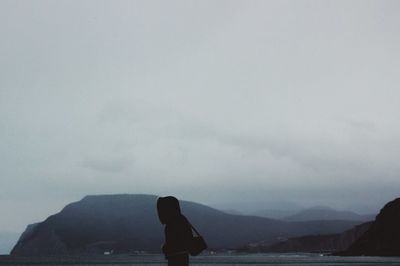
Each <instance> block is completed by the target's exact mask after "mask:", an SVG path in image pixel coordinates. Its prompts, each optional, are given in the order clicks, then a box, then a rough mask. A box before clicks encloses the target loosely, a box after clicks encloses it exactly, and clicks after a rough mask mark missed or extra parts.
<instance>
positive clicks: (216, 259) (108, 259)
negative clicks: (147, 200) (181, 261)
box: [0, 253, 400, 266]
mask: <svg viewBox="0 0 400 266" xmlns="http://www.w3.org/2000/svg"><path fill="white" fill-rule="evenodd" d="M190 262H191V263H190V265H197V266H200V265H214V266H216V265H236V266H240V265H246V266H250V265H291V266H305V265H312V266H318V265H323V266H339V265H340V266H344V265H353V266H356V265H357V266H359V265H365V266H374V265H381V266H383V265H399V266H400V257H396V258H383V257H333V256H322V255H320V254H298V253H297V254H249V255H208V256H198V257H192V258H191V260H190ZM0 265H14V266H15V265H74V266H90V265H102V266H118V265H149V266H150V265H151V266H161V265H166V261H165V260H164V258H163V257H162V256H160V255H134V256H127V255H118V256H101V257H42V258H34V259H32V258H26V257H11V256H0Z"/></svg>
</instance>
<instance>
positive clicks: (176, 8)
mask: <svg viewBox="0 0 400 266" xmlns="http://www.w3.org/2000/svg"><path fill="white" fill-rule="evenodd" d="M399 13H400V2H399V1H347V0H346V1H296V0H293V1H251V0H243V1H215V0H210V1H204V0H202V1H188V0H183V1H164V0H160V1H149V0H146V1H115V0H112V1H111V0H109V1H101V0H96V1H82V0H80V1H53V0H49V1H41V0H40V1H16V0H9V1H5V0H1V2H0V36H1V41H0V159H1V160H0V164H1V167H0V181H1V186H0V213H1V214H2V215H1V218H0V231H20V230H23V229H24V228H25V226H26V225H27V224H28V223H32V222H36V221H41V220H43V219H45V218H46V217H47V216H48V215H50V214H53V213H55V212H57V211H59V210H60V209H61V208H62V207H63V206H64V205H65V204H67V203H69V202H71V201H76V200H79V199H80V198H82V197H83V196H85V195H87V194H104V193H107V194H110V193H148V194H158V195H168V194H172V195H176V196H178V197H179V198H183V199H187V200H193V201H198V202H202V203H205V204H216V203H224V202H231V201H234V202H241V201H265V202H269V201H290V202H295V203H298V204H300V205H302V206H312V205H321V204H324V205H330V206H332V207H336V208H342V209H352V210H357V209H359V210H360V212H362V211H365V212H367V211H371V210H374V209H376V208H378V207H380V206H381V205H382V204H383V203H385V202H387V201H389V200H391V199H393V198H395V197H397V196H399V194H400V176H399V173H400V163H399V158H400V123H399V122H400V90H399V89H400V88H399V84H400V48H399V47H400V16H399ZM361 210H362V211H361Z"/></svg>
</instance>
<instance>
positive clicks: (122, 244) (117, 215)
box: [12, 194, 356, 255]
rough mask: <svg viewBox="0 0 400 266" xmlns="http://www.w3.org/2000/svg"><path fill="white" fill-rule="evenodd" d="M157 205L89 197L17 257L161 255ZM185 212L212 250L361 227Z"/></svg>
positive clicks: (40, 229) (22, 245)
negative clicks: (110, 252) (109, 252)
mask: <svg viewBox="0 0 400 266" xmlns="http://www.w3.org/2000/svg"><path fill="white" fill-rule="evenodd" d="M156 200H157V196H153V195H137V194H136V195H128V194H124V195H99V196H86V197H85V198H83V199H82V200H81V201H78V202H74V203H71V204H69V205H67V206H66V207H65V208H64V209H63V210H62V211H61V212H59V213H57V214H55V215H52V216H50V217H48V218H47V219H46V220H45V221H43V222H41V223H38V224H35V225H31V226H29V227H28V228H27V230H26V231H25V233H24V234H23V235H22V236H21V238H20V240H19V241H18V243H17V244H16V245H15V247H14V249H13V250H12V254H13V255H60V254H98V253H103V252H104V251H105V250H114V251H115V252H117V253H126V252H133V251H135V250H144V251H148V252H159V248H160V245H161V243H163V238H164V235H163V227H162V225H161V224H160V222H159V220H158V217H157V213H156ZM181 208H182V212H183V214H184V215H185V216H186V217H188V219H189V220H190V221H191V222H192V223H193V224H194V225H195V226H196V228H197V229H198V230H199V231H200V232H201V233H202V234H203V236H204V237H205V239H206V241H207V243H208V245H209V247H210V248H211V249H232V248H237V247H240V246H243V245H245V244H247V243H251V242H255V241H265V242H269V243H273V242H276V240H277V239H280V238H288V237H294V236H301V235H307V234H332V233H339V232H343V231H344V230H346V229H349V228H351V227H352V226H354V225H355V224H356V223H355V222H354V221H311V222H285V221H279V220H274V219H268V218H263V217H256V216H244V215H232V214H227V213H224V212H222V211H219V210H216V209H213V208H210V207H208V206H205V205H202V204H198V203H194V202H187V201H181Z"/></svg>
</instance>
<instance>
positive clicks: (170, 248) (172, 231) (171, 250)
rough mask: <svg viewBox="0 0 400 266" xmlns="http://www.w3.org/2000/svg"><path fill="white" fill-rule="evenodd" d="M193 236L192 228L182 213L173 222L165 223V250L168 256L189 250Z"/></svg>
mask: <svg viewBox="0 0 400 266" xmlns="http://www.w3.org/2000/svg"><path fill="white" fill-rule="evenodd" d="M192 237H193V235H192V228H191V226H190V224H189V222H188V220H187V219H186V217H185V216H183V215H180V217H179V218H178V219H177V220H175V221H174V222H173V223H169V224H166V225H165V244H164V248H163V252H164V253H165V255H166V256H167V257H169V256H173V255H174V254H175V255H176V254H180V253H183V252H188V250H189V245H190V242H191V240H192Z"/></svg>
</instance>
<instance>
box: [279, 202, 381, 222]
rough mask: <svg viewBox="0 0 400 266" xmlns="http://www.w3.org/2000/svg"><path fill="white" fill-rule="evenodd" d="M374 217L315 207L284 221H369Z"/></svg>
mask: <svg viewBox="0 0 400 266" xmlns="http://www.w3.org/2000/svg"><path fill="white" fill-rule="evenodd" d="M374 219H375V215H373V214H371V215H360V214H358V213H355V212H351V211H343V210H335V209H332V208H330V207H326V206H316V207H313V208H308V209H304V210H301V211H299V212H298V213H296V214H294V215H291V216H288V217H284V220H286V221H298V222H299V221H312V220H350V221H360V222H361V221H371V220H374Z"/></svg>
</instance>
